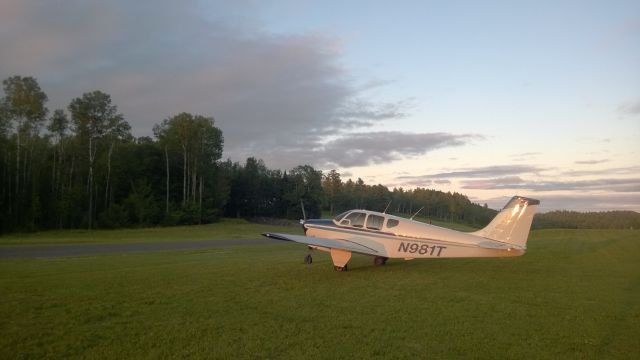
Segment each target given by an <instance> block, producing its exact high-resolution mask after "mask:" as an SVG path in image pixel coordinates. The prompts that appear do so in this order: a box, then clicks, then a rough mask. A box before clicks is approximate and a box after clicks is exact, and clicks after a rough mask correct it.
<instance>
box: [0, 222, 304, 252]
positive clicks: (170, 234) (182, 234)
mask: <svg viewBox="0 0 640 360" xmlns="http://www.w3.org/2000/svg"><path fill="white" fill-rule="evenodd" d="M264 231H271V232H287V233H295V234H302V228H301V227H300V226H274V225H263V224H254V223H250V222H248V221H246V220H242V219H223V220H222V221H221V222H219V223H215V224H208V225H192V226H174V227H156V228H146V229H121V230H92V231H88V230H59V231H56V230H53V231H43V232H35V233H24V234H10V235H5V236H1V237H0V246H3V245H44V244H47V245H51V244H83V243H87V244H89V243H91V244H98V243H122V242H161V241H180V240H214V239H225V240H227V239H232V240H233V239H255V238H257V237H259V236H260V234H261V233H262V232H264Z"/></svg>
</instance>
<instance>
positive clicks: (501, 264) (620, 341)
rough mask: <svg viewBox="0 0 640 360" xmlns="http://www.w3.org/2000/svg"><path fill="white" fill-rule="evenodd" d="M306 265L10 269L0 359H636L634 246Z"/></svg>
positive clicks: (558, 243)
mask: <svg viewBox="0 0 640 360" xmlns="http://www.w3.org/2000/svg"><path fill="white" fill-rule="evenodd" d="M252 226H253V225H252ZM256 226H258V227H260V225H256ZM214 227H215V226H212V227H211V228H210V229H209V230H212V231H215V230H214V229H213V228H214ZM262 227H263V228H264V226H262ZM190 229H191V228H184V229H183V230H181V234H182V235H181V236H182V237H183V238H184V239H194V238H197V237H198V236H201V235H198V234H199V233H200V232H205V229H206V228H205V229H200V228H194V231H195V232H196V234H191V233H190V231H189V230H190ZM164 230H166V229H164ZM140 231H142V232H144V230H140ZM149 231H150V232H151V233H153V234H154V235H153V236H156V234H155V232H156V231H157V230H155V229H152V230H149ZM167 231H169V232H173V231H174V230H167ZM220 231H221V232H222V233H226V230H220ZM258 232H259V231H258ZM258 232H256V233H258ZM256 233H254V234H253V235H254V237H255V235H256ZM40 236H41V237H43V238H41V239H38V237H37V236H34V237H33V238H31V239H30V241H29V242H30V243H52V242H56V241H55V240H52V239H48V238H47V234H46V233H45V234H41V235H40ZM60 236H63V237H64V236H65V235H64V234H61V235H60ZM74 236H75V235H74ZM153 236H151V235H149V236H148V237H153ZM72 238H73V241H82V240H81V237H80V236H78V237H77V238H75V237H72ZM140 238H145V236H144V235H140ZM208 238H211V236H209V237H208ZM136 239H137V237H136ZM94 241H95V240H94ZM5 243H6V242H5ZM305 254H306V249H305V247H304V246H302V245H296V244H289V243H283V244H281V245H261V246H237V247H229V248H216V249H212V250H207V251H174V252H161V253H150V254H128V255H104V256H97V257H78V258H63V259H50V260H2V261H0V319H2V320H0V357H2V358H34V357H36V358H40V357H56V358H69V357H87V358H158V357H164V358H174V357H197V358H384V357H390V358H459V357H473V358H489V359H494V358H554V359H557V358H580V359H582V358H592V359H601V358H628V359H637V358H639V357H640V231H611V230H606V231H598V230H584V231H581V230H540V231H534V232H533V233H532V236H531V239H530V241H529V251H528V252H527V254H526V255H525V256H523V257H520V258H504V259H439V260H414V261H408V262H405V261H402V260H392V261H390V262H389V263H388V264H387V266H384V267H373V266H372V260H371V258H368V257H364V256H355V257H354V259H352V262H351V263H350V271H349V272H346V273H338V272H334V271H333V268H332V266H331V262H330V259H329V257H328V256H327V255H326V254H316V255H315V257H314V263H313V265H304V264H303V263H302V258H303V256H304V255H305Z"/></svg>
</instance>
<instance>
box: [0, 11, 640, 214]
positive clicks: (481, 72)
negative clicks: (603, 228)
mask: <svg viewBox="0 0 640 360" xmlns="http://www.w3.org/2000/svg"><path fill="white" fill-rule="evenodd" d="M0 24H2V25H0V29H1V30H2V31H0V48H1V49H2V51H1V52H0V77H2V79H5V78H8V77H9V76H12V75H22V76H33V77H35V78H36V79H37V80H38V82H39V83H40V86H41V87H42V89H43V90H44V91H45V92H46V93H47V95H48V96H49V102H48V104H47V105H48V108H49V109H50V113H52V112H53V110H55V109H57V108H61V109H65V111H66V108H67V105H68V104H69V102H70V101H71V100H72V99H73V98H76V97H79V96H81V95H82V94H83V93H85V92H88V91H93V90H101V91H104V92H106V93H108V94H110V95H111V97H112V99H113V101H114V104H115V105H117V106H118V109H119V111H120V112H121V113H122V114H123V115H124V117H125V119H126V120H127V121H128V122H129V123H130V125H131V127H132V130H133V134H134V135H135V136H137V137H140V136H151V135H152V133H151V128H152V126H153V125H154V124H157V123H159V122H160V121H162V120H163V119H165V118H167V117H170V116H172V115H175V114H177V113H179V112H182V111H186V112H191V113H197V114H200V115H204V116H210V117H213V118H214V119H215V121H216V126H218V127H219V128H220V129H222V131H223V134H224V137H225V150H224V155H223V158H230V159H232V160H233V161H239V162H244V160H245V159H246V158H247V157H249V156H255V157H258V158H261V159H263V160H264V162H265V164H266V166H267V167H269V168H272V169H282V170H286V169H290V168H292V167H293V166H295V165H302V164H309V165H312V166H314V167H315V168H316V169H319V170H323V171H325V172H326V171H328V170H331V169H336V170H337V171H338V172H340V173H341V174H342V178H343V180H344V181H346V180H347V179H349V178H352V179H353V180H354V181H355V180H356V179H357V178H362V179H363V180H364V181H365V183H367V184H372V185H373V184H382V185H385V186H386V187H388V188H389V189H393V188H394V187H403V188H405V189H409V188H415V187H423V188H430V189H435V190H440V191H444V192H458V193H461V194H464V195H465V196H467V197H468V198H469V199H470V200H471V201H472V202H474V203H478V204H484V203H487V204H488V205H489V207H491V208H494V209H495V208H497V209H500V208H501V207H502V206H503V205H504V204H505V203H506V201H507V200H508V199H509V198H511V197H512V196H514V195H521V196H526V197H532V198H535V199H539V200H541V205H540V208H539V210H540V212H549V211H554V210H570V211H571V210H574V211H581V212H589V211H611V210H631V211H635V212H640V163H638V160H637V159H638V158H640V154H639V151H638V150H640V148H639V145H638V141H637V139H639V138H640V136H639V135H640V70H639V69H638V67H637V64H638V59H640V43H638V42H637V38H638V37H639V35H640V3H637V2H633V1H614V2H609V3H607V4H601V3H598V2H586V3H585V2H575V1H562V2H559V3H558V2H554V3H542V4H541V3H539V2H534V1H524V2H518V3H517V4H511V3H507V4H505V3H500V2H494V1H492V2H489V3H483V4H476V3H470V2H460V3H458V2H455V3H446V4H440V3H435V2H412V1H405V2H401V3H399V4H395V5H390V4H386V3H383V2H359V1H354V2H349V3H346V4H345V3H341V2H335V1H329V2H322V3H313V2H306V1H302V2H297V1H277V2H270V3H261V2H252V1H250V2H242V3H231V4H229V3H226V2H218V1H214V2H199V1H186V2H180V3H173V2H169V1H166V2H154V3H153V6H151V5H148V4H140V3H135V4H130V3H128V2H124V1H115V2H109V3H103V2H98V1H96V2H91V1H89V2H87V1H79V2H77V3H76V2H66V3H64V4H52V3H39V2H31V1H18V0H9V1H6V2H3V3H2V4H0ZM257 154H260V155H261V156H257Z"/></svg>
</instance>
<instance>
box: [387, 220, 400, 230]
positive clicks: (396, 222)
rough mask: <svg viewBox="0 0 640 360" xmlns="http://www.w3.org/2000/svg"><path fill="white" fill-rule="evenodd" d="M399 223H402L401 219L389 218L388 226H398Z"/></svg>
mask: <svg viewBox="0 0 640 360" xmlns="http://www.w3.org/2000/svg"><path fill="white" fill-rule="evenodd" d="M399 223H400V221H398V220H396V219H389V220H387V228H392V227H396V226H398V224H399Z"/></svg>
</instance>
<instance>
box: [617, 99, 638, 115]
mask: <svg viewBox="0 0 640 360" xmlns="http://www.w3.org/2000/svg"><path fill="white" fill-rule="evenodd" d="M618 113H620V114H622V115H638V114H640V99H635V100H629V101H625V102H623V103H622V104H620V105H619V106H618Z"/></svg>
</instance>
